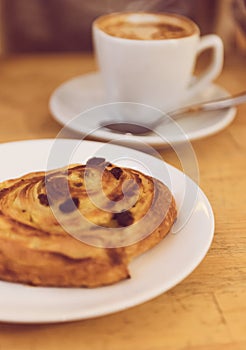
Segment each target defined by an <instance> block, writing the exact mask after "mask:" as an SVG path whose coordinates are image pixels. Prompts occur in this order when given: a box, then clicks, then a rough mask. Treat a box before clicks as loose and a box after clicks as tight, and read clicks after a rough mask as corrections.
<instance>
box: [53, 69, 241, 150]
mask: <svg viewBox="0 0 246 350" xmlns="http://www.w3.org/2000/svg"><path fill="white" fill-rule="evenodd" d="M225 96H229V93H228V92H227V91H226V90H225V89H223V88H222V87H220V86H218V85H216V84H211V85H210V86H209V87H208V88H207V89H206V90H205V91H203V93H202V94H199V95H197V96H195V97H193V98H192V99H190V100H189V101H187V102H186V105H189V104H193V103H198V102H201V101H206V100H211V99H217V98H220V97H225ZM104 104H105V97H104V91H103V88H102V83H101V79H100V74H99V73H89V74H86V75H82V76H78V77H76V78H74V79H71V80H69V81H67V82H65V83H63V84H62V85H61V86H59V87H58V88H57V89H56V90H55V91H54V93H53V94H52V96H51V98H50V104H49V106H50V111H51V113H52V115H53V117H54V118H55V119H56V120H57V121H58V122H59V123H60V124H62V125H64V126H66V128H68V129H70V130H72V131H75V132H77V133H79V134H82V135H90V136H91V137H93V138H95V139H98V140H101V141H109V140H110V141H111V140H113V141H116V142H117V141H120V143H121V144H122V143H123V144H126V145H132V144H134V143H135V142H144V143H146V144H149V145H151V146H154V147H165V146H167V145H168V144H171V145H174V144H178V143H181V142H184V141H187V140H189V141H192V140H196V139H200V138H203V137H207V136H209V135H212V134H214V133H217V132H218V131H220V130H222V129H224V128H225V127H226V126H227V125H229V124H230V123H231V122H232V120H233V119H234V117H235V114H236V108H230V109H227V110H221V111H215V112H210V113H204V112H203V113H202V112H199V113H197V114H196V115H195V114H193V116H192V117H186V118H182V119H180V120H179V121H178V123H169V124H166V125H164V124H163V125H160V126H159V127H158V128H157V129H156V133H153V134H151V135H148V136H133V135H129V134H128V135H124V136H122V135H119V134H117V133H114V132H111V131H109V130H107V129H105V128H102V127H100V122H102V121H103V120H108V119H109V118H108V116H107V115H103V113H101V112H100V114H99V115H98V116H95V115H93V117H91V114H90V115H88V113H87V112H85V111H87V110H90V109H91V108H94V107H97V106H102V105H104ZM104 113H105V111H104ZM78 115H80V116H79V118H77V116H78ZM74 117H76V118H75V119H74Z"/></svg>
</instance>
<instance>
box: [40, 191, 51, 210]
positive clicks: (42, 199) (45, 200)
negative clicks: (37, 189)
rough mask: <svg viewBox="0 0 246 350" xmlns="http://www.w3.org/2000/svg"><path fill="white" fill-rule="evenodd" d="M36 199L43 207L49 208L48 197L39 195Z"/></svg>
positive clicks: (42, 194)
mask: <svg viewBox="0 0 246 350" xmlns="http://www.w3.org/2000/svg"><path fill="white" fill-rule="evenodd" d="M38 199H39V202H40V204H42V205H44V206H45V207H48V206H49V201H48V197H47V195H46V194H44V193H40V194H39V195H38Z"/></svg>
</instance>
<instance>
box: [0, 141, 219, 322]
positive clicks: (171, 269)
mask: <svg viewBox="0 0 246 350" xmlns="http://www.w3.org/2000/svg"><path fill="white" fill-rule="evenodd" d="M54 152H58V153H59V155H58V156H56V154H54ZM52 154H53V157H52ZM93 156H100V157H102V156H103V157H105V158H106V159H107V160H109V161H111V162H114V163H115V164H119V166H128V167H131V168H135V169H138V170H140V171H144V172H145V173H147V174H151V175H153V176H155V177H156V178H158V179H159V180H160V181H162V182H164V183H166V184H167V185H168V187H169V188H170V190H171V191H172V193H173V195H174V197H175V200H176V203H177V208H178V219H177V221H176V222H175V224H174V226H173V228H172V231H171V232H170V233H169V234H168V235H167V237H166V238H165V239H163V241H162V242H160V243H159V244H158V245H157V246H155V247H154V248H153V249H151V250H149V251H148V252H146V253H145V254H142V255H141V256H139V257H138V258H136V259H134V260H133V261H132V262H131V264H130V266H129V269H130V274H131V278H130V279H127V280H124V281H122V282H119V283H116V284H114V285H110V286H105V287H99V288H93V289H88V288H41V287H32V286H27V285H22V284H17V283H9V282H4V281H0V295H1V298H0V322H21V323H37V322H38V323H45V322H65V321H72V320H79V319H86V318H90V317H96V316H102V315H106V314H109V313H113V312H117V311H120V310H125V309H127V308H129V307H133V306H135V305H138V304H140V303H143V302H145V301H147V300H150V299H152V298H154V297H156V296H158V295H160V294H161V293H164V292H165V291H167V290H168V289H170V288H172V287H173V286H175V285H176V284H178V283H179V282H181V281H182V280H183V279H184V278H185V277H187V276H188V275H189V274H190V273H191V272H192V271H193V270H194V269H195V268H196V267H197V266H198V265H199V263H200V262H201V261H202V259H203V258H204V257H205V255H206V253H207V251H208V249H209V247H210V244H211V242H212V239H213V234H214V215H213V211H212V208H211V205H210V203H209V201H208V199H207V197H206V196H205V194H204V193H203V192H202V190H201V189H200V188H199V187H198V186H197V184H196V183H195V182H193V181H192V180H191V179H190V178H189V177H187V176H185V175H184V173H182V172H181V171H179V170H177V169H175V168H174V167H172V166H171V165H169V164H167V163H165V162H164V161H163V160H162V159H158V158H156V157H153V156H150V155H148V154H145V153H143V152H139V151H136V150H134V149H130V148H125V147H121V146H118V145H112V144H109V143H100V142H94V141H85V140H82V141H81V140H71V139H70V140H69V139H56V140H52V139H51V140H50V139H44V140H29V141H19V142H11V143H5V144H4V143H3V144H1V145H0V159H1V173H0V181H4V180H6V179H11V178H16V177H19V176H21V175H23V174H25V173H28V172H32V171H38V170H46V169H47V167H48V168H50V167H49V166H48V165H49V164H50V161H49V160H50V159H53V160H55V162H56V165H57V166H58V167H61V166H64V165H67V164H68V162H67V158H69V163H78V162H82V163H84V162H86V160H87V159H88V158H90V157H93ZM66 157H67V158H66ZM187 210H188V211H189V213H190V214H191V215H190V216H187ZM187 219H188V220H187ZM201 288H202V286H201Z"/></svg>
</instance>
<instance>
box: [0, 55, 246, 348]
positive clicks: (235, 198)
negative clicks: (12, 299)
mask: <svg viewBox="0 0 246 350" xmlns="http://www.w3.org/2000/svg"><path fill="white" fill-rule="evenodd" d="M95 69H96V64H95V62H94V60H93V59H92V57H91V56H90V55H71V54H68V55H65V54H64V55H39V56H35V55H33V56H31V55H28V56H12V57H6V58H2V59H1V60H0V142H6V141H13V140H22V139H37V138H47V137H55V136H56V135H57V133H58V132H59V130H60V127H61V126H60V125H59V124H58V123H57V122H55V121H54V120H53V119H52V117H51V115H50V113H49V110H48V101H49V97H50V95H51V93H52V92H53V90H54V89H55V88H56V87H57V86H58V85H59V84H61V83H62V82H64V81H66V80H67V79H70V78H72V77H75V76H77V75H80V74H83V73H86V72H89V71H93V70H95ZM217 82H218V83H219V84H220V85H221V86H223V87H225V88H226V89H227V90H228V91H230V92H231V93H237V92H239V91H242V90H246V59H245V57H244V58H243V57H241V58H240V57H236V56H232V57H227V59H226V62H225V67H224V70H223V73H222V74H221V76H220V77H219V79H218V80H217ZM193 147H194V150H195V152H196V156H197V159H198V164H199V169H200V186H201V188H202V189H203V190H204V192H205V193H206V195H207V196H208V198H209V200H210V202H211V204H212V207H213V210H214V214H215V219H216V230H215V237H214V241H213V243H212V246H211V249H210V251H209V252H208V254H207V256H206V257H205V259H204V260H203V261H202V263H201V264H200V265H199V266H198V267H197V268H196V270H195V271H194V272H193V273H192V274H191V275H190V276H189V277H187V278H186V279H185V280H184V281H183V282H182V283H180V284H179V285H177V286H176V287H174V288H172V289H171V290H170V291H168V292H166V293H165V294H162V295H160V296H159V297H157V298H155V299H154V300H151V301H149V302H146V303H144V304H142V305H139V306H136V307H133V308H131V309H128V310H125V311H121V312H118V313H116V314H112V315H108V316H104V317H100V318H95V319H90V320H84V321H78V322H70V323H65V324H52V325H49V324H47V325H17V324H4V323H2V324H0V349H1V350H2V349H3V350H16V349H18V350H41V349H42V350H43V349H46V350H55V349H59V350H63V349H64V350H65V349H66V350H67V349H72V350H77V349H86V350H106V349H109V350H126V349H132V350H133V349H134V350H135V349H141V350H163V349H164V350H174V349H175V350H176V349H177V350H188V349H192V350H207V349H209V350H234V349H235V350H243V349H246V318H245V315H246V288H245V287H246V284H245V272H246V271H245V270H246V269H245V266H246V253H245V237H246V215H245V209H246V183H245V178H246V105H244V106H240V107H239V108H238V113H237V116H236V119H235V120H234V122H233V123H232V124H231V125H230V126H229V127H227V128H226V129H225V130H223V131H221V132H220V133H218V134H216V135H213V136H210V137H208V138H206V139H203V140H197V141H196V142H194V143H193ZM162 156H163V158H164V159H165V160H166V161H168V162H170V163H171V164H174V165H176V166H177V167H180V165H179V162H178V160H177V157H176V156H175V154H174V152H173V151H172V150H170V149H166V150H163V151H162ZM17 297H18V296H17Z"/></svg>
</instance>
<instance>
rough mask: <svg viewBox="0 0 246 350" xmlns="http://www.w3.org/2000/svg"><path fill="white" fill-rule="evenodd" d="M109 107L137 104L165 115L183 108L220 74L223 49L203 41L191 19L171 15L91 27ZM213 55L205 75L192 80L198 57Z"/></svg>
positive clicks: (114, 17)
mask: <svg viewBox="0 0 246 350" xmlns="http://www.w3.org/2000/svg"><path fill="white" fill-rule="evenodd" d="M93 38H94V45H95V50H96V56H97V60H98V64H99V68H100V71H101V75H102V79H103V84H104V89H105V94H106V100H105V102H135V103H142V104H147V105H150V106H153V107H156V108H159V109H161V110H162V111H170V110H172V109H175V108H178V107H179V106H180V105H182V104H185V102H186V101H188V100H189V98H191V97H192V96H194V95H196V94H199V93H200V92H201V91H203V90H204V89H205V88H206V87H207V86H208V85H209V84H210V83H211V82H212V81H213V80H214V79H215V78H216V77H217V76H218V75H219V74H220V72H221V70H222V67H223V43H222V40H221V39H220V38H219V37H218V36H217V35H205V36H202V37H200V31H199V28H198V26H197V25H196V24H195V23H194V22H193V21H191V20H190V19H188V18H186V17H183V16H180V15H175V14H168V13H141V12H140V13H113V14H109V15H105V16H101V17H99V18H97V19H96V20H95V21H94V23H93ZM207 49H212V50H213V56H212V60H211V62H210V63H209V65H208V67H207V69H205V71H204V72H203V73H202V74H201V75H200V76H198V77H196V78H194V77H193V73H194V68H195V64H196V60H197V56H198V55H199V54H200V53H201V52H203V51H204V50H207Z"/></svg>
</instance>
